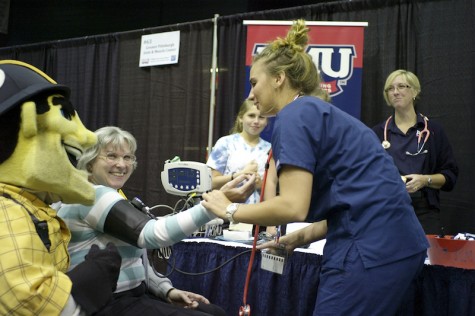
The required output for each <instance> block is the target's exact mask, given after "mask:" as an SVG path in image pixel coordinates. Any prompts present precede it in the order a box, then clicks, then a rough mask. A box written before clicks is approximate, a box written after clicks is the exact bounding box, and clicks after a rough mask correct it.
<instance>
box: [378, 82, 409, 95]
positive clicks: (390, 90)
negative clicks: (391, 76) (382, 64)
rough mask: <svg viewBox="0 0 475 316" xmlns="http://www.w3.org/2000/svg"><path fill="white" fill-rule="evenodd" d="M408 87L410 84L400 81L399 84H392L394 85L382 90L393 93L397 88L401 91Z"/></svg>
mask: <svg viewBox="0 0 475 316" xmlns="http://www.w3.org/2000/svg"><path fill="white" fill-rule="evenodd" d="M410 87H411V86H410V85H407V84H404V83H400V84H397V85H394V86H389V87H387V88H386V89H384V91H385V92H386V93H394V92H395V91H396V89H397V91H399V92H402V91H404V90H406V89H409V88H410Z"/></svg>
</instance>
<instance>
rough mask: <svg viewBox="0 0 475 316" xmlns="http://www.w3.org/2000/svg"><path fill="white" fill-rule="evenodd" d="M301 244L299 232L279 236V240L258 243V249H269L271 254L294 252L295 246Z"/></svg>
mask: <svg viewBox="0 0 475 316" xmlns="http://www.w3.org/2000/svg"><path fill="white" fill-rule="evenodd" d="M299 246H300V238H299V236H298V234H296V233H292V234H289V235H285V236H282V237H280V238H279V240H278V241H276V240H272V241H268V242H265V243H262V244H260V245H257V247H256V248H257V249H260V250H262V249H267V250H268V252H269V253H270V254H273V255H282V252H283V251H284V252H287V253H288V254H289V255H290V254H292V253H293V252H294V250H295V248H297V247H299Z"/></svg>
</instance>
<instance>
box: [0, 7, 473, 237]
mask: <svg viewBox="0 0 475 316" xmlns="http://www.w3.org/2000/svg"><path fill="white" fill-rule="evenodd" d="M474 4H475V1H474V0H432V1H407V0H406V1H403V0H399V1H396V0H389V1H388V0H385V1H383V0H378V1H374V0H373V1H341V2H333V3H328V4H326V3H323V4H315V5H308V6H300V7H295V8H289V9H281V10H272V11H260V12H253V13H247V14H240V15H233V16H223V17H220V18H219V19H218V22H219V27H218V30H219V31H218V38H219V43H218V52H219V53H218V55H219V56H218V68H219V75H218V80H217V83H218V85H217V94H216V106H215V110H216V113H215V114H216V115H215V122H214V123H215V129H214V134H213V137H214V140H216V139H217V138H218V137H219V136H223V135H226V134H227V133H228V131H229V129H230V128H231V126H232V123H233V120H234V117H235V115H236V113H237V109H238V107H239V104H240V103H241V101H242V100H243V98H244V97H245V91H244V89H245V84H246V83H245V69H244V61H245V56H244V55H245V45H246V28H245V26H243V24H242V21H243V20H294V19H297V18H305V19H307V20H313V21H356V22H368V23H369V26H368V27H367V28H366V29H365V40H364V58H363V67H364V68H363V87H362V111H361V119H362V121H363V122H364V123H365V124H367V125H368V126H370V127H371V126H373V125H375V124H376V123H377V122H379V121H382V120H384V119H386V118H387V116H388V115H390V108H389V107H387V106H386V104H385V102H384V99H383V93H382V91H383V85H384V81H385V79H386V77H387V75H388V74H389V73H390V72H392V71H393V70H395V69H398V68H405V69H408V70H411V71H413V72H415V73H416V74H417V75H418V77H419V79H420V80H421V85H422V93H421V100H420V101H419V104H418V111H420V112H422V113H424V114H425V115H427V116H428V117H429V118H430V119H432V120H436V121H438V122H440V123H441V124H442V125H443V126H444V128H445V131H446V133H447V135H448V137H449V139H450V141H451V143H452V146H453V148H454V152H455V155H456V158H457V160H458V163H459V167H460V175H459V179H458V183H457V185H456V188H455V190H454V191H452V192H449V193H443V194H442V195H441V200H442V216H443V221H444V225H445V226H446V232H447V233H449V234H454V233H458V232H472V233H473V232H475V207H474V206H475V195H474V194H473V189H472V187H471V185H472V183H471V182H472V179H473V178H474V176H475V172H474V164H473V163H472V160H473V157H474V156H475V155H474V154H475V152H474V151H475V150H474V147H473V146H472V143H473V142H474V136H475V135H474V127H473V123H472V122H473V121H474V119H475V115H474V110H473V105H474V104H475V89H474V84H473V81H474V74H475V69H474V68H475V67H474V60H475V22H474V19H473V17H474V16H475V6H474ZM210 18H211V17H210ZM175 30H180V31H181V42H180V45H181V47H180V57H179V63H178V64H176V65H169V66H159V67H147V68H139V67H138V63H139V52H140V43H141V36H142V35H146V34H151V33H157V32H166V31H175ZM212 32H213V22H212V20H211V19H210V20H204V21H198V22H190V23H184V24H177V25H173V26H167V27H160V28H147V29H143V30H136V31H130V32H121V33H114V34H107V35H101V36H93V37H86V38H76V39H71V40H62V41H55V42H47V43H40V44H36V45H25V46H15V47H7V48H3V49H0V58H2V59H12V58H13V59H19V60H23V61H25V62H29V63H31V64H33V65H35V66H37V67H38V68H40V69H42V70H44V71H45V72H46V73H48V74H49V75H51V76H52V77H53V78H54V79H56V80H57V81H58V82H60V83H63V84H67V85H69V86H70V87H71V89H72V91H73V94H72V101H73V103H74V104H75V105H76V108H77V110H78V112H79V115H80V116H81V119H82V120H83V122H84V123H85V125H86V126H87V127H88V128H90V129H92V130H94V129H96V128H98V127H101V126H104V125H117V126H120V127H122V128H124V129H126V130H129V131H130V132H132V133H133V134H134V135H135V136H136V137H137V141H138V145H139V149H138V153H137V155H138V157H139V167H138V169H137V170H136V172H135V173H134V175H133V176H132V178H131V179H130V180H129V182H128V183H127V186H126V187H125V188H124V190H125V192H126V194H127V195H128V196H129V197H133V196H138V197H140V198H141V199H142V200H143V201H144V202H145V203H146V204H148V205H150V206H151V205H156V204H167V205H172V206H173V205H174V203H175V202H176V201H177V200H178V197H175V196H171V195H169V194H167V193H166V192H164V190H163V187H162V185H161V181H160V172H161V170H162V168H163V163H164V161H165V160H167V159H170V158H173V157H174V156H176V155H177V156H180V157H181V158H182V160H193V161H201V162H205V161H206V147H207V142H208V123H209V122H208V117H209V99H210V95H211V91H210V79H211V74H210V68H211V55H212ZM310 35H311V36H318V34H310Z"/></svg>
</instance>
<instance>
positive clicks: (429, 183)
mask: <svg viewBox="0 0 475 316" xmlns="http://www.w3.org/2000/svg"><path fill="white" fill-rule="evenodd" d="M431 184H432V178H431V177H430V176H428V178H427V186H430V185H431Z"/></svg>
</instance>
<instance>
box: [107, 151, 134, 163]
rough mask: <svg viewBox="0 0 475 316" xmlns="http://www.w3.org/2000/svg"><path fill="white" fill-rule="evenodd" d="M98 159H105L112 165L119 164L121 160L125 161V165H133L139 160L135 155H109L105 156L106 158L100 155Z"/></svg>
mask: <svg viewBox="0 0 475 316" xmlns="http://www.w3.org/2000/svg"><path fill="white" fill-rule="evenodd" d="M98 157H100V158H102V159H104V160H105V161H107V162H108V163H110V164H114V163H118V162H119V161H120V159H121V158H122V160H123V161H124V163H126V164H128V165H131V164H133V163H134V162H135V161H136V160H137V157H135V156H134V155H124V156H119V155H117V154H114V153H107V155H105V156H104V155H99V156H98Z"/></svg>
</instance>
